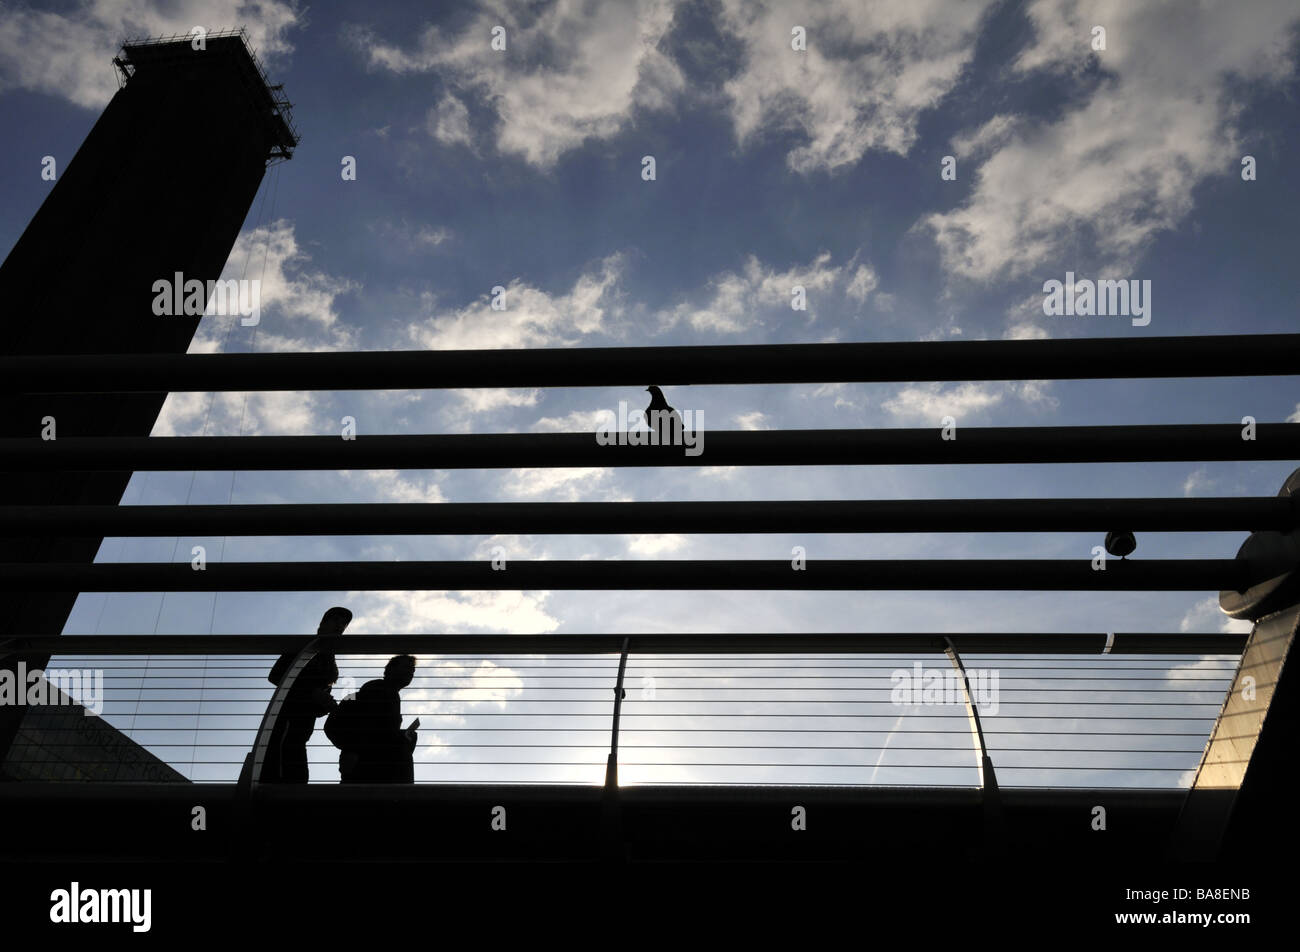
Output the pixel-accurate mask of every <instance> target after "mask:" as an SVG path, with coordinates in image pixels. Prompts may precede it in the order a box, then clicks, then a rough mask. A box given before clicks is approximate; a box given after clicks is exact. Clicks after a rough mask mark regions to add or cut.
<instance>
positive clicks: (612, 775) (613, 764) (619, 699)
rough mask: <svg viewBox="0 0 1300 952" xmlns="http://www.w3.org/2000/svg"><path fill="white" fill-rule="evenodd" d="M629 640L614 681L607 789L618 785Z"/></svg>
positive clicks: (606, 773) (621, 656)
mask: <svg viewBox="0 0 1300 952" xmlns="http://www.w3.org/2000/svg"><path fill="white" fill-rule="evenodd" d="M628 641H629V639H628V638H624V639H623V652H622V654H620V655H619V659H618V680H617V681H615V682H614V723H613V726H612V727H611V729H610V737H609V761H608V762H607V763H606V765H605V789H606V790H612V789H616V788H617V787H618V718H619V715H620V714H621V713H622V711H623V698H624V697H626V696H627V692H626V691H625V690H623V673H624V672H625V671H626V670H627V646H628Z"/></svg>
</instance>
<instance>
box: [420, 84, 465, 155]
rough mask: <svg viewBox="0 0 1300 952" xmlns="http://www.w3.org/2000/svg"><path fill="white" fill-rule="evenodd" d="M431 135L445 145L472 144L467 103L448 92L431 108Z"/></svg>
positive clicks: (429, 124) (429, 118)
mask: <svg viewBox="0 0 1300 952" xmlns="http://www.w3.org/2000/svg"><path fill="white" fill-rule="evenodd" d="M428 127H429V135H431V136H433V137H434V138H435V139H437V140H438V141H439V142H441V143H442V144H443V145H457V144H459V145H472V144H473V139H472V138H471V136H470V131H469V110H468V109H466V108H465V104H464V103H463V102H461V101H460V100H459V99H457V98H456V97H455V96H453V95H451V94H450V93H448V94H447V95H445V96H443V97H442V99H441V100H440V101H439V102H438V105H436V106H434V107H433V108H432V109H430V110H429V116H428Z"/></svg>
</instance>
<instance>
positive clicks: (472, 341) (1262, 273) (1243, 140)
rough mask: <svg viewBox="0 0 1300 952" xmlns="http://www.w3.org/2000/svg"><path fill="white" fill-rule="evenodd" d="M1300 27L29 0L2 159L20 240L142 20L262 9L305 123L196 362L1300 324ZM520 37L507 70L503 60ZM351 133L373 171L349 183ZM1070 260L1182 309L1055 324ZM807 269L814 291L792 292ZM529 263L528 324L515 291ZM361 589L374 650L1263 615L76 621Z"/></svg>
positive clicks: (710, 543)
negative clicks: (250, 284) (377, 637)
mask: <svg viewBox="0 0 1300 952" xmlns="http://www.w3.org/2000/svg"><path fill="white" fill-rule="evenodd" d="M1297 22H1300V11H1298V10H1297V8H1296V6H1295V4H1294V3H1292V2H1289V0H1276V2H1270V0H1249V2H1243V3H1235V4H1216V3H1197V4H1192V3H1177V2H1164V3H1161V2H1148V3H1142V4H1134V3H1129V2H1124V0H1108V2H1107V0H1097V2H1082V3H1074V2H1064V0H1030V2H980V0H965V2H956V0H952V2H941V0H908V2H906V3H886V2H865V3H864V2H860V0H856V2H855V0H843V2H822V3H815V4H806V5H805V4H795V3H779V2H742V0H712V2H704V0H681V2H675V0H642V2H632V0H608V2H599V0H594V2H588V3H577V2H563V0H561V2H556V3H524V2H515V0H498V2H491V3H480V4H470V3H460V4H440V5H437V9H436V10H434V9H431V8H430V5H427V4H420V3H392V2H382V0H379V2H373V3H369V4H365V5H361V6H357V5H333V4H322V5H318V6H314V7H312V8H310V9H308V8H307V7H306V6H305V5H302V4H295V3H292V2H285V0H262V2H258V3H244V4H241V3H238V2H234V0H229V2H206V3H205V2H194V0H174V2H168V3H162V2H155V0H89V2H69V3H49V4H39V5H38V4H22V3H4V4H3V5H0V118H2V119H3V121H4V122H5V125H6V127H7V128H11V129H18V130H21V131H22V132H21V136H20V137H19V138H18V140H17V141H12V142H11V143H10V144H9V145H7V146H6V148H5V149H4V150H3V152H0V173H3V174H0V245H3V247H4V248H5V249H8V248H9V247H11V246H12V244H13V243H14V242H15V241H16V240H17V238H18V236H19V235H20V234H21V231H22V229H23V228H24V227H25V225H26V223H27V221H28V220H29V219H30V218H31V216H32V215H33V214H34V213H35V211H36V209H37V208H38V207H39V206H40V203H41V201H42V200H43V198H44V196H45V194H46V193H47V192H48V189H49V188H50V183H48V182H44V181H41V179H40V177H39V169H40V160H41V157H42V156H44V155H47V154H48V155H54V156H57V157H61V158H62V160H63V161H64V162H66V160H67V159H68V158H70V157H71V156H72V155H73V153H74V152H75V150H76V148H77V146H78V145H79V143H80V142H81V141H82V140H83V139H84V137H85V135H86V133H87V131H88V130H89V128H90V127H91V125H92V124H93V122H94V121H95V119H96V118H97V116H98V114H99V112H100V110H101V109H102V108H103V106H104V104H105V103H106V102H107V101H108V99H109V98H110V97H111V96H112V95H113V93H114V92H115V90H116V88H117V87H116V81H115V78H114V72H113V68H112V66H111V58H112V56H113V54H114V52H115V51H116V49H117V47H118V45H119V44H120V42H121V41H122V40H123V39H124V38H126V37H129V36H139V35H144V34H155V35H156V34H162V33H188V32H189V31H190V30H191V28H192V27H194V26H196V25H198V26H203V27H204V28H206V29H209V30H214V29H221V28H226V27H231V26H240V25H242V26H244V27H246V28H247V30H248V33H249V35H250V37H251V39H252V41H253V44H254V45H255V47H256V48H257V50H258V53H259V55H260V56H261V58H262V59H263V61H264V62H265V64H266V65H267V68H268V71H269V73H270V74H271V76H272V78H273V80H274V81H276V82H283V83H284V84H285V89H286V91H287V93H288V95H289V97H290V98H291V100H292V101H293V102H294V104H295V118H296V122H297V125H298V127H299V129H300V131H301V132H302V135H303V140H302V143H301V145H300V147H299V148H298V150H297V152H296V154H295V156H294V158H293V160H292V161H290V162H288V163H283V164H281V165H278V166H276V167H274V168H273V169H271V170H270V171H269V172H268V175H267V178H266V180H265V182H264V183H263V188H262V192H261V193H260V194H259V196H258V197H257V199H256V200H255V202H254V204H253V207H252V210H251V211H250V213H249V216H248V219H247V221H246V223H245V227H244V230H243V232H242V234H241V236H240V238H239V241H238V243H237V244H236V246H235V249H234V251H233V252H232V254H231V256H230V259H229V262H228V265H227V269H226V276H227V277H237V278H238V277H247V278H253V277H256V278H259V279H260V280H261V281H262V320H261V323H260V324H259V325H258V326H257V327H255V328H249V327H242V326H239V324H238V323H237V321H236V320H234V319H231V318H220V317H213V318H205V320H204V321H203V323H202V324H201V326H200V329H199V332H198V334H197V335H196V337H195V340H194V343H193V345H192V347H191V350H192V351H193V352H218V351H221V352H237V351H286V350H374V349H448V348H483V347H509V348H519V347H590V346H619V345H641V344H657V345H674V344H745V343H795V342H831V341H908V340H951V339H965V340H973V339H1000V338H1049V337H1050V338H1069V337H1106V336H1114V337H1133V336H1166V335H1203V334H1224V333H1276V332H1286V331H1293V330H1295V314H1296V305H1297V303H1298V301H1297V299H1298V297H1300V278H1297V276H1296V275H1297V272H1296V269H1295V267H1294V259H1295V255H1296V237H1295V230H1294V227H1293V219H1294V209H1295V208H1296V207H1297V199H1298V198H1300V195H1298V194H1297V185H1296V181H1295V176H1294V175H1293V174H1292V172H1291V171H1289V168H1290V166H1289V165H1288V162H1290V161H1292V159H1291V157H1292V156H1294V155H1295V154H1297V151H1300V131H1298V127H1297V123H1296V122H1295V121H1294V117H1295V108H1296V96H1297V93H1300V82H1298V81H1297V70H1296V66H1297V51H1298V49H1300V38H1298V34H1297ZM497 26H502V27H504V36H505V47H506V48H505V49H504V50H494V49H493V48H492V38H493V29H494V27H497ZM1097 27H1101V28H1102V29H1103V31H1104V49H1098V48H1095V47H1097V46H1098V41H1099V35H1098V33H1097V30H1096V28H1097ZM796 28H802V32H801V33H800V34H799V35H800V36H801V37H803V38H804V42H803V44H802V45H803V46H804V48H803V49H794V48H793V46H797V45H800V44H799V43H798V42H796V41H795V40H796V37H795V33H798V32H799V31H797V30H796ZM347 156H350V157H353V158H354V159H355V167H356V177H355V180H345V179H344V178H343V176H342V175H341V174H340V172H341V168H342V164H343V162H344V157H347ZM647 156H650V157H653V159H654V170H655V174H654V178H653V180H646V179H645V178H644V177H643V169H644V168H645V162H644V159H645V157H647ZM1246 156H1250V157H1253V160H1254V161H1253V163H1252V165H1253V167H1254V169H1255V177H1254V178H1253V180H1246V179H1245V178H1243V174H1242V169H1243V157H1246ZM945 157H950V159H951V161H950V162H949V163H948V165H949V167H950V168H952V169H953V170H954V175H951V176H949V177H948V178H947V179H945V178H944V177H943V176H942V174H941V173H942V170H943V168H944V165H945ZM1067 272H1073V273H1075V274H1076V275H1078V276H1079V277H1080V278H1085V277H1086V278H1093V279H1097V278H1112V279H1135V280H1140V281H1149V282H1150V287H1151V300H1150V306H1151V311H1150V316H1151V320H1150V323H1149V324H1147V325H1146V326H1134V325H1133V323H1132V322H1131V321H1130V319H1129V318H1128V317H1114V316H1104V317H1103V316H1090V317H1075V316H1070V317H1065V316H1047V315H1045V314H1044V309H1043V300H1044V294H1043V286H1044V283H1045V282H1046V281H1049V280H1054V279H1055V280H1062V281H1063V280H1064V279H1065V275H1066V273H1067ZM795 285H801V286H803V287H804V288H805V289H806V295H807V308H806V310H802V311H795V310H792V308H791V289H792V287H793V286H795ZM494 286H501V287H504V288H505V289H506V302H507V309H506V310H505V311H494V310H492V309H491V307H490V294H491V289H492V288H493V287H494ZM651 382H653V381H645V382H644V383H651ZM644 383H642V384H639V385H635V386H629V387H626V388H618V389H615V388H588V389H568V390H565V389H556V390H475V391H461V392H457V391H451V392H444V391H428V392H406V391H383V392H372V393H311V394H304V393H283V394H218V395H212V394H174V395H172V396H171V397H170V398H169V399H168V402H167V405H166V407H165V409H164V412H163V415H162V417H161V418H160V420H159V422H158V425H157V426H156V428H155V431H154V432H155V434H156V435H171V434H200V433H202V434H209V435H211V434H244V435H248V434H327V433H336V432H338V430H339V420H340V419H341V418H342V417H343V416H345V415H351V416H354V417H355V418H356V419H357V421H358V428H359V431H360V432H362V433H435V432H529V431H533V432H549V431H589V430H592V429H593V428H594V426H595V421H597V420H598V419H599V416H600V414H601V413H602V412H604V411H613V410H617V408H618V405H619V401H620V400H625V401H627V402H628V403H629V405H631V406H633V407H640V406H643V405H644V401H645V394H644V392H643V391H642V387H643V386H644ZM1295 384H1296V381H1295V379H1294V378H1271V379H1261V380H1243V379H1225V380H1216V381H1186V380H1164V381H1127V380H1124V381H1113V382H1106V381H1078V382H1055V381H1027V382H1012V383H996V382H995V383H976V384H943V385H938V384H913V385H907V384H903V385H896V384H889V385H885V384H881V385H839V386H835V385H831V386H778V387H678V388H670V390H669V392H668V398H669V401H670V402H671V403H672V404H673V405H674V406H676V407H677V408H678V409H683V410H685V409H690V410H692V411H695V412H696V413H697V414H699V413H702V414H703V422H704V426H705V428H706V430H707V429H718V430H724V429H755V428H804V427H807V428H811V427H845V428H857V427H891V426H939V425H940V420H941V419H942V417H944V416H949V415H950V416H952V417H954V418H955V419H956V420H957V421H958V425H959V426H1037V425H1076V424H1079V425H1082V424H1160V423H1169V424H1173V423H1199V422H1237V421H1240V420H1241V418H1242V417H1243V416H1247V415H1250V416H1253V417H1255V418H1256V419H1258V420H1259V421H1261V422H1263V421H1272V422H1276V421H1282V420H1287V419H1290V420H1292V421H1300V402H1298V401H1300V393H1298V392H1297V387H1296V385H1295ZM705 462H707V449H706V460H705ZM1291 468H1292V465H1291V464H1287V463H1260V464H1249V463H1248V464H1228V463H1221V464H1183V463H1174V464H1158V465H1080V466H1071V467H1053V466H1015V467H999V466H955V467H943V468H937V467H849V468H842V469H813V468H800V467H768V468H724V467H716V468H708V467H706V468H703V469H701V470H687V469H680V470H672V471H653V470H644V471H643V470H629V469H623V470H615V469H584V470H514V471H479V472H476V471H438V472H415V471H411V472H347V473H247V472H246V473H237V474H235V473H230V472H207V473H198V474H189V473H173V474H166V473H154V474H146V473H138V474H136V475H135V477H134V478H133V479H132V482H131V485H130V487H129V488H128V490H127V493H126V496H125V500H124V502H126V503H128V504H138V503H164V502H192V503H224V502H243V503H254V502H280V501H295V502H303V501H317V502H343V501H396V502H418V501H429V502H437V501H444V500H445V501H456V502H472V501H495V500H559V501H565V500H611V501H618V500H674V499H679V500H687V499H695V500H709V499H765V498H768V499H795V498H798V499H832V498H926V497H936V498H937V497H962V496H968V497H1015V496H1025V497H1033V496H1072V495H1077V496H1140V495H1152V496H1215V495H1274V494H1276V492H1277V490H1278V488H1279V487H1280V485H1281V483H1282V481H1283V479H1284V478H1285V477H1286V475H1287V474H1288V473H1289V472H1290V469H1291ZM1241 538H1242V534H1240V533H1238V534H1233V533H1204V534H1177V535H1176V534H1166V535H1152V534H1147V535H1144V536H1142V537H1141V538H1139V548H1138V553H1137V554H1138V556H1139V557H1141V556H1147V557H1163V558H1179V557H1186V558H1223V557H1230V556H1231V555H1232V554H1233V553H1234V552H1235V551H1236V548H1237V546H1238V545H1239V544H1240V541H1241ZM1100 541H1101V539H1100V537H1099V536H1097V537H1094V536H1092V535H1086V534H1053V535H1041V536H1039V535H1021V534H1008V535H1000V536H995V537H991V536H976V535H963V534H955V535H943V536H937V535H934V536H929V535H916V536H901V535H900V536H895V535H868V536H832V535H819V536H801V537H798V538H796V537H793V536H777V535H770V536H767V535H764V536H695V537H692V536H677V535H651V536H637V537H627V536H623V537H620V536H609V537H598V538H589V537H588V538H583V537H519V538H509V539H501V538H494V539H486V538H441V537H371V538H365V539H350V538H313V539H247V538H239V539H236V538H229V539H174V538H173V539H145V540H122V539H110V540H106V541H105V544H104V546H103V549H102V550H101V553H100V559H101V560H108V561H149V560H168V559H176V560H181V559H185V560H188V558H189V552H190V549H191V546H192V545H196V544H202V545H205V546H207V548H208V552H209V558H218V559H225V560H228V561H236V560H237V561H245V560H260V559H267V560H288V559H359V558H364V559H395V558H400V559H419V558H422V559H443V558H445V559H474V558H485V557H487V553H489V552H490V551H491V550H492V548H493V546H497V545H501V546H503V547H504V548H505V549H506V551H507V553H508V554H509V557H511V558H514V559H530V558H593V559H604V558H705V559H707V558H732V557H737V556H739V557H744V558H788V557H789V553H790V551H791V548H792V546H795V545H803V546H805V548H806V549H807V552H808V556H809V558H819V557H820V558H889V557H936V558H943V557H953V558H962V557H965V558H1005V557H1043V558H1080V559H1084V558H1088V557H1089V556H1090V554H1091V549H1092V546H1094V545H1096V544H1098V543H1099V542H1100ZM336 603H342V604H347V605H349V606H350V607H352V609H353V610H354V612H355V613H356V620H355V621H354V622H353V626H352V628H351V631H352V632H361V633H364V632H375V631H394V632H396V631H482V632H500V631H513V632H527V633H535V632H568V631H572V632H579V631H620V632H623V631H625V632H638V631H659V630H686V631H691V630H695V631H728V630H730V631H760V630H772V631H800V630H804V631H807V630H843V631H897V630H921V631H960V630H966V631H971V630H979V631H996V630H1002V631H1053V630H1056V631H1098V632H1101V631H1179V630H1194V631H1217V630H1220V629H1231V627H1232V623H1230V622H1228V621H1227V620H1226V619H1224V618H1223V616H1222V615H1221V614H1220V613H1219V612H1218V609H1217V598H1215V597H1214V595H1213V593H1208V592H1207V593H1204V595H1197V594H1194V593H1193V594H1190V595H1189V594H1187V593H1115V594H1106V595H1104V596H1097V595H1090V594H1087V593H1021V592H991V593H979V592H971V593H927V592H892V593H891V592H869V593H847V592H846V593H824V592H809V593H793V592H780V593H770V594H762V593H748V592H747V593H732V592H713V593H683V594H673V595H671V596H665V595H664V594H662V593H655V592H650V593H640V592H610V593H590V592H522V593H512V592H499V593H472V592H470V593H446V592H417V593H311V594H297V595H287V596H286V595H280V594H244V593H231V594H223V595H218V596H216V597H215V598H214V597H213V596H212V595H211V594H195V595H186V594H179V595H168V596H167V597H166V598H165V599H164V598H163V597H162V596H160V595H125V594H117V595H108V596H105V595H97V594H96V595H85V596H83V597H82V598H81V599H79V601H78V605H77V607H76V609H75V610H74V613H73V615H72V618H71V620H70V621H69V624H68V627H67V630H68V631H69V632H95V633H111V632H139V631H144V632H148V631H158V632H194V633H201V632H208V631H213V632H227V631H230V632H294V631H309V630H314V625H315V622H316V621H317V620H318V619H319V617H320V613H321V612H322V611H323V610H324V608H326V607H328V606H329V605H331V604H336ZM511 683H513V682H511ZM511 690H513V691H515V692H516V693H515V694H512V695H509V696H511V697H518V696H520V693H519V692H523V691H525V690H526V688H525V687H522V686H519V685H516V686H515V687H514V688H512V689H511ZM1004 710H1005V705H1004ZM1211 713H1213V712H1211ZM593 736H594V735H593ZM1193 746H1196V745H1195V744H1194V745H1193ZM1192 763H1193V765H1194V763H1195V757H1193V758H1192Z"/></svg>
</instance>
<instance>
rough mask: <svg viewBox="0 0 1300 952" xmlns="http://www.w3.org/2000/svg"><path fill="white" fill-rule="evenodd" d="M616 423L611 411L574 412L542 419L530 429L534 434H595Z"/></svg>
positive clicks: (614, 414) (616, 417)
mask: <svg viewBox="0 0 1300 952" xmlns="http://www.w3.org/2000/svg"><path fill="white" fill-rule="evenodd" d="M617 421H618V414H616V413H615V412H614V411H613V410H574V411H573V412H572V413H566V414H565V415H564V416H562V417H542V418H541V419H540V420H538V421H537V422H536V423H534V424H533V426H532V429H533V432H535V433H595V432H596V431H597V430H599V429H601V428H602V427H607V426H612V425H614V424H616V423H617Z"/></svg>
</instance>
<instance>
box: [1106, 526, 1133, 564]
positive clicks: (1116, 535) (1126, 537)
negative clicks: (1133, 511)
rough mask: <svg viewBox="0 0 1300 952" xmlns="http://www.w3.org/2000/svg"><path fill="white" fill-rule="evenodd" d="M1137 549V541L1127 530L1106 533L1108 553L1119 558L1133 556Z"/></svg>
mask: <svg viewBox="0 0 1300 952" xmlns="http://www.w3.org/2000/svg"><path fill="white" fill-rule="evenodd" d="M1136 548H1137V539H1136V538H1134V536H1133V533H1132V532H1129V531H1128V530H1127V529H1115V530H1112V531H1110V532H1107V533H1106V552H1107V554H1109V555H1115V556H1118V557H1119V558H1121V559H1122V558H1125V557H1126V556H1129V555H1132V554H1133V550H1134V549H1136Z"/></svg>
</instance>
